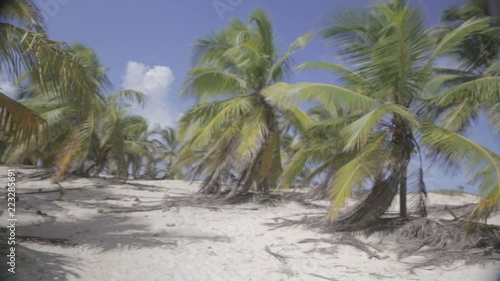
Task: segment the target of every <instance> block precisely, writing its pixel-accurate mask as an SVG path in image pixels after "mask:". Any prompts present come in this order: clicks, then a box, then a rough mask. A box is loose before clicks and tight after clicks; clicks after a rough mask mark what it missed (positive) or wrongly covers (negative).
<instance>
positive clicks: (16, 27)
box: [0, 0, 100, 143]
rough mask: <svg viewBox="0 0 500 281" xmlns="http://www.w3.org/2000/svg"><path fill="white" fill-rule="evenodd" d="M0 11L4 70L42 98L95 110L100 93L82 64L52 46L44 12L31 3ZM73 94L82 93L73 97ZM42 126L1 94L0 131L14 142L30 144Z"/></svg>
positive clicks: (9, 0) (8, 4) (17, 2)
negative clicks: (33, 86)
mask: <svg viewBox="0 0 500 281" xmlns="http://www.w3.org/2000/svg"><path fill="white" fill-rule="evenodd" d="M1 4H2V7H1V10H0V37H1V38H2V40H1V41H0V70H1V71H2V73H4V74H7V75H8V78H12V79H14V80H17V79H20V78H22V77H26V78H27V79H29V80H30V82H31V83H32V84H37V85H39V87H40V91H41V92H43V94H44V95H46V96H48V97H51V98H56V99H58V100H60V101H72V102H74V103H75V104H79V105H80V107H81V110H82V111H88V110H89V109H90V108H91V107H92V100H93V98H94V95H95V94H96V93H99V92H100V89H98V84H97V83H96V81H95V80H94V79H93V77H89V76H88V75H87V74H88V73H87V72H86V71H85V67H83V66H82V65H81V63H80V61H79V59H78V58H77V57H76V56H75V55H74V54H72V53H71V52H69V51H68V49H67V48H66V46H65V45H64V44H62V43H59V42H55V41H51V40H49V39H48V38H47V37H46V35H45V33H43V32H44V27H43V21H42V17H41V14H40V11H39V10H38V9H37V7H36V6H35V5H34V4H33V3H32V2H31V1H29V0H4V1H2V3H1ZM74 93H80V94H78V95H75V94H74ZM43 124H44V122H43V120H42V119H41V118H40V117H39V116H37V115H36V114H34V112H33V111H31V110H28V109H27V108H26V107H25V106H23V105H22V104H20V103H19V102H17V101H15V100H13V99H11V98H9V97H8V96H7V95H5V94H4V93H2V92H0V128H2V132H3V134H5V135H6V136H8V137H9V139H10V141H11V142H14V143H17V142H26V141H29V140H31V139H32V138H33V137H34V136H36V135H38V134H39V131H40V130H39V129H40V126H41V125H43Z"/></svg>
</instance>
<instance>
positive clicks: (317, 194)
mask: <svg viewBox="0 0 500 281" xmlns="http://www.w3.org/2000/svg"><path fill="white" fill-rule="evenodd" d="M334 175H335V169H333V168H331V169H329V170H328V172H327V174H326V176H325V178H324V179H323V181H321V183H320V184H319V185H318V186H317V187H316V188H315V189H313V190H311V191H309V192H307V193H306V194H305V195H304V198H305V199H310V200H322V199H327V198H328V190H329V189H328V188H329V183H330V180H331V179H332V178H333V176H334Z"/></svg>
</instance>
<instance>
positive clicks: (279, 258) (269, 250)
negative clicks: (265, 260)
mask: <svg viewBox="0 0 500 281" xmlns="http://www.w3.org/2000/svg"><path fill="white" fill-rule="evenodd" d="M264 251H266V252H267V253H268V254H270V255H271V256H273V257H275V258H276V259H277V260H279V261H280V262H282V263H283V264H286V257H285V256H283V255H280V254H278V253H275V252H273V251H271V249H270V248H269V246H266V247H265V248H264Z"/></svg>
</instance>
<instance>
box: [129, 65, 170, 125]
mask: <svg viewBox="0 0 500 281" xmlns="http://www.w3.org/2000/svg"><path fill="white" fill-rule="evenodd" d="M173 82H174V74H173V72H172V70H171V69H170V67H168V66H154V67H150V66H147V65H144V64H143V63H139V62H135V61H129V62H128V64H127V69H126V72H125V75H124V76H123V84H122V86H123V88H124V89H131V90H136V91H140V92H143V93H144V94H145V95H146V96H147V101H146V105H145V106H144V108H142V107H137V106H136V107H133V108H131V110H130V111H131V113H133V114H137V115H141V116H144V117H145V118H146V119H148V121H149V122H150V126H154V124H160V125H162V126H166V125H168V126H173V125H174V124H175V122H176V121H177V115H178V114H177V113H176V110H175V109H174V107H173V105H172V104H169V103H168V100H169V94H170V86H171V85H172V83H173Z"/></svg>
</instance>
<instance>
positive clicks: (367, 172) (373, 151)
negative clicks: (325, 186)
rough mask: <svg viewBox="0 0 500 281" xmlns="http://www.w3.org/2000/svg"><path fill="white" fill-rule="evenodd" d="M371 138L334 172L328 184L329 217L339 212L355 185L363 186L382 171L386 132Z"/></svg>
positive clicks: (385, 148)
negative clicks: (330, 201) (330, 203)
mask: <svg viewBox="0 0 500 281" xmlns="http://www.w3.org/2000/svg"><path fill="white" fill-rule="evenodd" d="M371 138H372V139H373V140H372V141H371V142H370V143H369V144H368V145H366V146H365V147H364V148H363V149H362V150H361V151H360V152H359V153H358V154H357V155H356V156H355V157H354V158H352V160H350V161H349V162H347V163H346V164H345V165H343V166H342V167H341V168H340V169H339V170H338V171H337V172H336V173H335V177H334V180H333V182H332V184H331V186H330V199H331V200H332V206H331V209H330V212H329V214H328V216H329V217H330V218H331V217H334V216H336V215H338V214H339V211H340V208H341V207H342V206H344V204H345V202H346V200H347V199H348V198H349V197H351V195H352V192H353V189H354V188H355V187H363V186H364V184H366V183H367V182H368V181H369V180H373V179H374V178H375V177H376V176H377V175H379V173H380V172H381V171H382V168H383V165H384V164H383V161H380V159H384V158H385V157H387V154H386V151H387V145H388V142H387V139H386V138H387V134H385V133H382V134H377V135H373V136H371Z"/></svg>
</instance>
